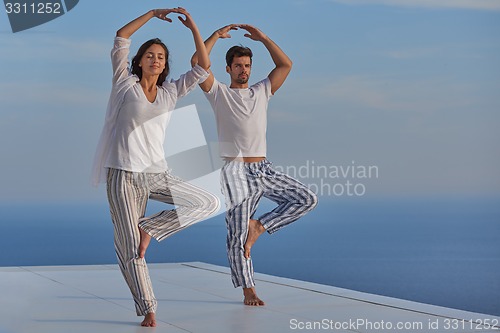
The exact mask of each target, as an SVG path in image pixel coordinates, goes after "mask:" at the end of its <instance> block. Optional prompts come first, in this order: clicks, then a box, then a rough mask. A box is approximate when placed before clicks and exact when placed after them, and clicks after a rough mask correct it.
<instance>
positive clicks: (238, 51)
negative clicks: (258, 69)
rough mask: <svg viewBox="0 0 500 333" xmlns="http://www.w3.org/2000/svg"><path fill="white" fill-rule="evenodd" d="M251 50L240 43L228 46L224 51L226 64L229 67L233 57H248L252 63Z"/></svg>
mask: <svg viewBox="0 0 500 333" xmlns="http://www.w3.org/2000/svg"><path fill="white" fill-rule="evenodd" d="M252 56H253V54H252V50H250V48H249V47H246V46H242V45H235V46H233V47H232V48H230V49H229V50H228V51H227V53H226V64H227V65H228V66H229V67H231V65H232V64H233V59H234V57H237V58H239V57H250V63H252Z"/></svg>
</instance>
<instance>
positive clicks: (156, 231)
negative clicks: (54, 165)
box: [107, 168, 219, 316]
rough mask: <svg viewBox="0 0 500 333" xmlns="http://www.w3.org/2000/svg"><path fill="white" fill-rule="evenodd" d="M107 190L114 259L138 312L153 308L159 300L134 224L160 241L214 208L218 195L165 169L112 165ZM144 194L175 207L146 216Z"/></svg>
mask: <svg viewBox="0 0 500 333" xmlns="http://www.w3.org/2000/svg"><path fill="white" fill-rule="evenodd" d="M107 194H108V201H109V208H110V212H111V219H112V221H113V226H114V239H115V251H116V255H117V258H118V264H119V266H120V269H121V272H122V274H123V276H124V278H125V281H126V282H127V285H128V286H129V288H130V291H131V292H132V296H133V298H134V302H135V308H136V312H137V315H138V316H144V315H146V314H148V313H150V312H156V307H157V301H156V299H155V296H154V294H153V287H152V285H151V279H150V278H149V271H148V268H147V265H146V261H145V260H144V259H143V258H139V257H138V247H139V243H140V233H139V228H138V226H140V227H141V228H142V229H143V230H144V231H146V232H147V233H148V234H150V235H151V236H152V237H153V238H155V239H156V240H158V241H161V240H163V239H165V238H166V237H168V236H171V235H173V234H174V233H176V232H178V231H180V230H182V229H184V228H186V227H188V226H190V225H192V224H194V223H196V222H200V221H201V220H203V219H206V218H208V217H209V216H210V215H212V214H213V213H215V212H216V211H218V210H219V199H218V198H217V197H216V196H214V195H212V194H210V193H208V192H206V191H205V190H203V189H200V188H198V187H196V186H194V185H191V184H189V183H187V182H185V181H182V180H181V179H179V178H177V177H175V176H172V175H171V174H170V173H169V172H165V173H137V172H129V171H124V170H117V169H111V168H110V169H109V170H108V177H107ZM148 199H153V200H157V201H161V202H165V203H168V204H172V205H175V206H176V208H175V209H173V210H164V211H161V212H159V213H156V214H154V215H152V216H148V217H144V214H145V212H146V204H147V201H148Z"/></svg>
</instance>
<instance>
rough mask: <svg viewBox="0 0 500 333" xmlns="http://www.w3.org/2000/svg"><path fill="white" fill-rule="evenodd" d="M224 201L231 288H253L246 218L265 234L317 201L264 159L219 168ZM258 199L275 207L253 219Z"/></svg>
mask: <svg viewBox="0 0 500 333" xmlns="http://www.w3.org/2000/svg"><path fill="white" fill-rule="evenodd" d="M221 186H222V192H223V193H224V195H225V198H226V226H227V230H228V233H227V244H226V245H227V255H228V259H229V265H230V268H231V279H232V281H233V285H234V286H235V287H240V286H242V287H244V288H251V287H253V286H255V281H254V277H253V275H254V272H253V265H252V259H251V258H249V259H246V258H245V256H244V245H245V242H246V239H247V236H248V223H249V220H250V219H256V220H259V221H260V223H261V224H262V225H263V226H264V228H265V229H266V231H267V232H268V233H269V234H272V233H274V232H276V231H278V230H279V229H281V228H283V227H284V226H286V225H288V224H290V223H292V222H294V221H296V220H297V219H299V218H300V217H302V216H304V215H305V214H306V213H308V212H309V211H311V210H312V209H313V208H314V207H316V205H317V203H318V198H317V196H316V194H315V193H314V192H312V191H311V190H309V189H308V188H307V187H306V186H305V185H304V184H302V183H301V182H299V181H298V180H296V179H294V178H292V177H290V176H288V175H286V174H284V173H281V172H278V171H276V170H274V169H273V168H272V164H271V162H269V161H268V160H266V159H264V160H262V161H260V162H256V163H244V162H238V161H231V162H227V163H226V164H225V165H224V166H223V167H222V169H221ZM262 197H265V198H268V199H270V200H272V201H274V202H276V203H277V204H278V206H277V207H276V208H274V209H273V210H272V211H270V212H267V213H265V214H263V215H262V216H260V217H258V218H255V217H254V214H255V212H256V210H257V206H258V203H259V201H260V199H261V198H262Z"/></svg>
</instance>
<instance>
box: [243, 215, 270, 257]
mask: <svg viewBox="0 0 500 333" xmlns="http://www.w3.org/2000/svg"><path fill="white" fill-rule="evenodd" d="M264 231H266V229H265V228H264V227H263V226H262V224H261V223H260V222H259V221H257V220H250V221H249V222H248V236H247V241H246V243H245V246H244V247H243V248H244V249H245V258H247V259H249V258H250V250H251V249H252V246H253V245H254V244H255V242H256V241H257V239H258V238H259V237H260V235H262V234H263V233H264Z"/></svg>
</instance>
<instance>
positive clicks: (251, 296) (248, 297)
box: [243, 287, 265, 306]
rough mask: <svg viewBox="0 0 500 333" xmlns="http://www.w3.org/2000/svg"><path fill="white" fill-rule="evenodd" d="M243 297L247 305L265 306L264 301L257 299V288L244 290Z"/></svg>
mask: <svg viewBox="0 0 500 333" xmlns="http://www.w3.org/2000/svg"><path fill="white" fill-rule="evenodd" d="M243 296H244V297H245V299H244V300H243V303H245V305H250V306H263V305H265V303H264V301H263V300H261V299H260V298H259V297H257V293H256V292H255V288H254V287H252V288H243Z"/></svg>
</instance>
